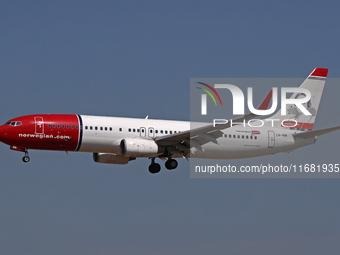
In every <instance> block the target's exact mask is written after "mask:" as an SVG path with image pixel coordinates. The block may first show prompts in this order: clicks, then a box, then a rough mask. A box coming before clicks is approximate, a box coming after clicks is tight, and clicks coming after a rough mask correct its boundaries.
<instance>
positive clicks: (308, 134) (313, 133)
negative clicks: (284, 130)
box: [293, 126, 340, 138]
mask: <svg viewBox="0 0 340 255" xmlns="http://www.w3.org/2000/svg"><path fill="white" fill-rule="evenodd" d="M339 129H340V126H339V127H332V128H325V129H319V130H314V131H307V132H303V133H298V134H294V135H293V136H295V137H300V138H308V137H314V136H320V135H325V134H328V133H330V132H333V131H336V130H339Z"/></svg>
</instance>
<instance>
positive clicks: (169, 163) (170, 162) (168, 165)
mask: <svg viewBox="0 0 340 255" xmlns="http://www.w3.org/2000/svg"><path fill="white" fill-rule="evenodd" d="M177 166H178V163H177V160H175V159H168V160H167V161H166V162H165V167H166V168H167V169H169V170H172V169H175V168H176V167H177Z"/></svg>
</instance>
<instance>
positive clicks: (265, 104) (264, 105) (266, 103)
mask: <svg viewBox="0 0 340 255" xmlns="http://www.w3.org/2000/svg"><path fill="white" fill-rule="evenodd" d="M272 96H273V90H271V91H269V93H268V95H267V96H266V98H265V99H264V100H263V101H262V103H261V104H260V106H259V107H258V108H257V109H258V110H267V109H268V106H269V103H270V100H271V99H272Z"/></svg>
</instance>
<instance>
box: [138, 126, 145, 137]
mask: <svg viewBox="0 0 340 255" xmlns="http://www.w3.org/2000/svg"><path fill="white" fill-rule="evenodd" d="M139 134H140V136H142V137H144V136H146V128H145V127H141V128H140V133H139Z"/></svg>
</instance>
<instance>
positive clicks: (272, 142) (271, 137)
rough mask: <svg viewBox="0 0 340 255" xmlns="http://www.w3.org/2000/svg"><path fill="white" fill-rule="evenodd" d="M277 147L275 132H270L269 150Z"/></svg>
mask: <svg viewBox="0 0 340 255" xmlns="http://www.w3.org/2000/svg"><path fill="white" fill-rule="evenodd" d="M274 146H275V133H274V131H268V148H274Z"/></svg>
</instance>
